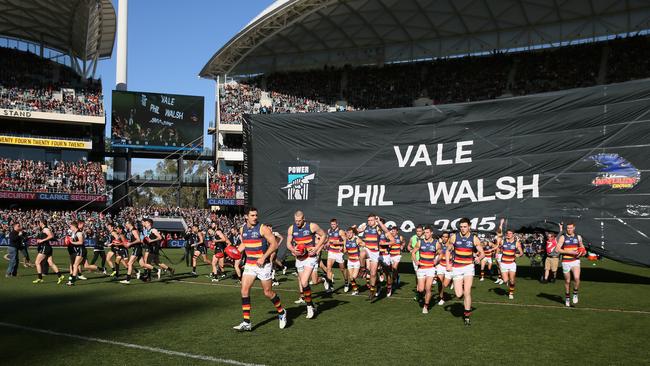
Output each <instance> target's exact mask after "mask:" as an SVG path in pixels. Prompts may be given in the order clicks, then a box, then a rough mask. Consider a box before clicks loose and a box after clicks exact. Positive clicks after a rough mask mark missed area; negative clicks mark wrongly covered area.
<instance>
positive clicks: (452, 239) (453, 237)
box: [445, 234, 456, 271]
mask: <svg viewBox="0 0 650 366" xmlns="http://www.w3.org/2000/svg"><path fill="white" fill-rule="evenodd" d="M455 242H456V234H451V235H449V241H447V252H446V253H445V260H446V261H447V271H451V267H452V266H451V251H452V250H454V246H453V244H451V243H455Z"/></svg>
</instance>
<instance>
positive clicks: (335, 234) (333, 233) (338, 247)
mask: <svg viewBox="0 0 650 366" xmlns="http://www.w3.org/2000/svg"><path fill="white" fill-rule="evenodd" d="M327 236H328V238H329V246H328V248H327V271H326V273H327V274H326V275H325V276H326V278H325V281H326V282H325V283H326V286H327V288H326V291H327V292H328V293H331V292H332V291H333V290H334V289H333V280H334V272H333V271H332V267H334V263H335V262H336V263H338V265H339V269H340V270H341V273H342V274H343V279H344V280H345V286H344V287H349V283H348V275H347V272H346V271H345V263H344V262H343V245H344V242H343V241H344V240H345V231H343V230H341V229H340V228H339V224H338V222H337V220H336V219H331V220H330V228H329V229H328V230H327ZM346 292H347V291H346Z"/></svg>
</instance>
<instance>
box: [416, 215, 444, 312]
mask: <svg viewBox="0 0 650 366" xmlns="http://www.w3.org/2000/svg"><path fill="white" fill-rule="evenodd" d="M437 244H438V243H437V242H436V240H435V239H434V238H433V230H432V229H431V227H430V226H427V227H425V228H424V239H420V240H418V242H417V243H416V244H415V248H413V251H412V252H411V258H413V259H415V253H416V252H419V254H420V259H419V260H418V261H417V264H418V270H417V273H416V277H417V282H418V283H417V286H418V287H417V291H418V295H419V298H420V299H423V302H424V303H423V305H422V314H428V313H429V303H430V301H431V296H432V293H431V287H432V286H433V279H434V278H436V261H437V259H438V258H437Z"/></svg>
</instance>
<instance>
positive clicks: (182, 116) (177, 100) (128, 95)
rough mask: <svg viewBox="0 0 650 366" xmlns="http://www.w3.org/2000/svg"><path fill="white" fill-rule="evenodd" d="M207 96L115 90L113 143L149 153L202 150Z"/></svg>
mask: <svg viewBox="0 0 650 366" xmlns="http://www.w3.org/2000/svg"><path fill="white" fill-rule="evenodd" d="M203 103H204V98H203V97H197V96H190V95H177V94H161V93H146V92H125V91H117V90H114V91H113V102H112V113H111V144H112V146H113V147H126V148H133V149H145V150H161V151H176V150H192V149H196V150H199V149H200V148H201V147H202V146H203Z"/></svg>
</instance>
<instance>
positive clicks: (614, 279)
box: [0, 250, 650, 366]
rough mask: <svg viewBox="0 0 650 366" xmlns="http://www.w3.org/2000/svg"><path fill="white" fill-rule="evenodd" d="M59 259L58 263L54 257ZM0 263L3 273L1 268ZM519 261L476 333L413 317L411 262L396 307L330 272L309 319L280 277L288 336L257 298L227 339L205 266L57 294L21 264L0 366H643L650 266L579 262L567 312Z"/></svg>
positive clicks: (480, 288)
mask: <svg viewBox="0 0 650 366" xmlns="http://www.w3.org/2000/svg"><path fill="white" fill-rule="evenodd" d="M2 253H4V251H2ZM168 254H170V256H171V257H172V259H174V260H176V259H178V258H180V256H181V252H180V251H178V250H176V251H174V250H168ZM34 257H35V255H34V254H33V255H32V258H34ZM54 258H55V261H56V262H58V264H59V265H61V264H67V263H66V262H65V260H66V259H67V257H66V256H65V253H64V252H63V251H62V250H55V257H54ZM0 263H1V265H0V269H2V272H3V273H4V271H5V269H6V265H7V262H6V261H5V260H2V261H1V262H0ZM527 263H528V261H527V260H526V259H520V260H519V266H520V267H519V273H518V274H519V282H518V284H517V292H516V297H515V300H508V299H507V298H506V296H505V289H506V287H505V286H498V285H495V284H494V283H493V281H485V282H478V279H477V280H476V281H475V282H474V289H473V297H474V301H475V310H474V313H473V315H472V326H471V327H465V326H463V323H462V318H461V315H462V305H461V304H460V303H459V302H456V301H455V300H452V301H448V302H447V304H445V305H444V306H435V307H434V308H433V309H432V310H431V311H430V313H429V314H428V315H423V314H421V310H420V308H419V307H418V305H417V303H416V302H415V301H413V300H412V296H413V292H412V289H413V287H414V279H415V278H414V275H413V273H411V272H412V268H411V267H410V262H404V263H403V266H402V267H403V269H404V272H405V273H404V274H403V275H402V286H401V288H399V289H397V290H396V291H395V293H394V296H393V297H391V298H380V299H378V300H376V301H374V302H372V303H371V302H369V301H368V300H367V299H366V296H358V297H353V296H349V295H347V294H344V293H343V290H342V285H343V283H342V281H341V276H340V273H339V272H335V278H336V280H337V281H336V287H337V288H338V290H337V292H336V293H335V294H333V295H332V296H325V294H324V293H323V292H322V291H323V288H322V286H321V285H318V286H315V291H316V299H315V302H316V304H317V305H318V309H319V313H318V314H317V317H316V318H315V319H312V320H307V319H305V318H304V315H305V308H304V306H299V305H295V304H294V303H293V301H294V300H295V299H296V298H297V296H298V294H297V291H296V277H294V276H293V275H290V274H289V272H288V273H287V276H280V281H281V285H280V286H279V287H277V288H276V289H277V292H278V294H279V295H280V297H281V299H282V302H283V304H284V305H285V306H286V308H287V310H288V313H289V325H288V326H287V328H286V329H284V330H280V329H278V325H277V318H276V315H275V310H274V308H273V306H272V304H271V303H270V301H269V300H267V299H266V298H265V297H264V296H263V294H262V291H261V290H260V289H259V287H256V289H255V290H253V292H252V294H251V297H252V321H253V325H254V330H253V331H252V332H249V333H237V332H235V331H234V330H232V329H231V327H232V326H234V325H236V324H238V323H239V322H240V320H241V307H240V303H241V300H240V295H239V287H238V286H237V285H236V283H235V282H234V281H233V280H224V281H221V282H219V283H216V284H212V283H210V281H209V279H208V278H206V275H207V274H208V273H209V271H210V269H209V268H208V267H207V266H203V267H200V268H199V277H196V278H193V277H189V276H188V274H187V272H189V270H188V269H187V268H186V267H185V266H184V264H183V265H182V266H180V267H178V269H179V270H178V272H180V273H177V276H176V278H175V279H174V280H165V281H160V282H155V281H154V282H152V283H142V282H140V281H132V284H131V285H130V286H125V285H121V284H119V283H116V282H112V281H110V280H109V279H108V278H106V277H105V276H103V275H101V274H94V273H91V274H89V275H88V277H89V280H87V281H79V282H78V284H77V286H75V287H72V288H68V287H66V286H64V285H60V286H57V285H56V279H55V278H54V276H53V275H50V276H47V277H46V283H44V284H41V285H34V284H32V283H31V281H32V280H33V279H34V278H35V275H34V274H35V271H34V270H33V269H26V268H23V267H22V265H21V267H20V269H19V277H17V278H10V279H7V278H4V276H2V278H1V279H0V322H1V324H0V349H1V350H2V353H1V356H0V360H1V364H4V365H66V366H69V365H111V366H117V365H135V364H142V365H144V364H147V365H193V364H228V363H230V364H266V365H314V364H317V365H326V364H362V363H364V364H366V365H388V364H398V363H399V364H400V365H416V364H421V365H428V364H452V365H455V364H487V363H495V364H517V365H525V364H572V365H583V364H591V365H604V364H630V365H639V364H649V363H650V350H649V347H648V345H647V340H648V334H649V333H648V330H649V329H650V269H648V268H638V267H631V266H626V265H623V264H620V263H616V262H612V261H609V260H604V261H601V262H598V263H597V265H596V266H592V264H591V263H590V262H587V261H583V281H584V282H583V285H582V288H581V291H580V304H578V306H577V307H575V308H570V309H567V308H565V307H564V304H563V297H562V296H563V287H562V283H561V282H559V281H558V282H556V283H554V284H541V283H539V282H538V281H537V279H538V278H539V274H540V271H541V269H540V268H538V267H536V268H531V267H528V266H527ZM362 295H363V293H362ZM10 325H14V326H19V327H22V328H16V327H12V326H10ZM25 327H28V328H25ZM43 331H45V332H47V331H49V332H50V333H44V332H43ZM52 332H54V333H52ZM64 334H65V335H64ZM73 336H76V337H77V338H74V337H73ZM78 337H90V338H96V339H87V338H78ZM106 341H110V342H123V343H125V344H116V343H107V342H106ZM126 344H128V345H126ZM133 345H138V346H146V347H153V348H155V349H138V348H132V347H135V346H133ZM169 351H175V352H181V353H182V354H181V353H179V354H172V353H173V352H169ZM190 354H191V355H193V357H195V358H190V357H191V356H190ZM234 361H236V362H239V363H236V362H234Z"/></svg>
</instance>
